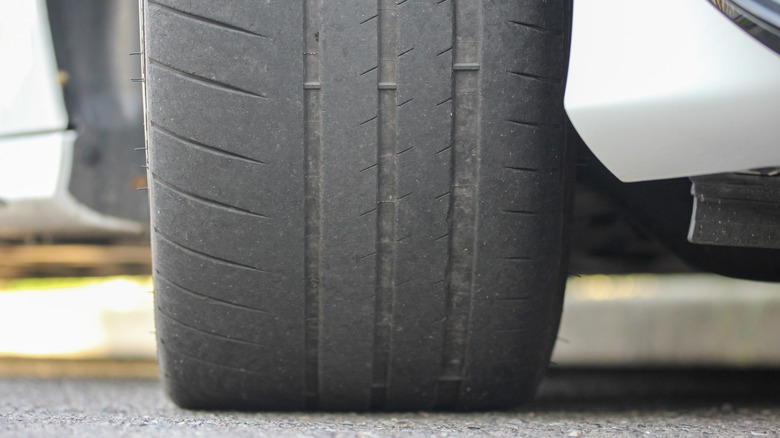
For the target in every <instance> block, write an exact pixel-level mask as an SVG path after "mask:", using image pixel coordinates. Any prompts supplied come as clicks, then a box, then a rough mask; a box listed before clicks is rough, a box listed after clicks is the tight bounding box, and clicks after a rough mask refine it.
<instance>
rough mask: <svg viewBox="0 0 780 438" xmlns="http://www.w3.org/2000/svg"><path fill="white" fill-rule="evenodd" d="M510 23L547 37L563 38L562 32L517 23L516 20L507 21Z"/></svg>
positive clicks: (536, 25) (535, 25) (522, 22)
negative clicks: (544, 34)
mask: <svg viewBox="0 0 780 438" xmlns="http://www.w3.org/2000/svg"><path fill="white" fill-rule="evenodd" d="M508 21H509V22H510V23H512V24H515V25H517V26H520V27H527V28H528V29H533V30H535V31H538V32H541V33H546V34H549V35H555V36H563V32H562V31H560V30H558V29H550V28H548V27H544V26H540V25H538V24H531V23H526V22H524V21H517V20H508Z"/></svg>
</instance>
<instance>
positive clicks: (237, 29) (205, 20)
mask: <svg viewBox="0 0 780 438" xmlns="http://www.w3.org/2000/svg"><path fill="white" fill-rule="evenodd" d="M148 3H149V4H150V5H155V6H156V7H158V8H160V9H165V10H167V11H170V12H171V13H174V14H178V15H181V16H182V17H186V18H189V19H191V20H195V21H200V22H202V23H206V24H210V25H212V26H215V27H219V28H222V29H226V30H228V31H231V32H238V33H242V34H245V35H251V36H254V37H259V38H269V37H268V36H266V35H263V34H260V33H257V32H252V31H250V30H246V29H243V28H241V27H238V26H233V25H232V24H227V23H223V22H221V21H217V20H212V19H211V18H206V17H202V16H200V15H195V14H191V13H189V12H185V11H182V10H180V9H176V8H172V7H170V6H168V5H164V4H162V3H158V2H155V1H149V2H148Z"/></svg>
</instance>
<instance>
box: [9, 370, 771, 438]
mask: <svg viewBox="0 0 780 438" xmlns="http://www.w3.org/2000/svg"><path fill="white" fill-rule="evenodd" d="M779 391H780V370H778V371H771V372H767V371H764V372H733V371H732V372H728V371H713V370H690V371H683V370H655V371H630V370H600V371H599V370H557V371H553V372H551V375H550V377H549V378H548V379H547V380H546V381H545V382H544V384H543V385H542V388H541V391H540V394H539V398H538V401H537V402H536V403H535V404H533V405H532V406H528V407H525V408H523V409H516V410H512V411H508V412H486V413H470V414H464V413H383V414H355V413H345V414H340V413H339V414H334V413H237V412H192V411H185V410H181V409H178V408H176V407H175V406H174V405H173V404H172V403H170V402H169V401H168V400H167V399H166V398H165V396H164V395H163V393H162V389H161V387H160V385H159V384H158V383H157V381H155V380H154V379H150V378H72V377H71V378H63V377H59V378H46V379H41V378H19V377H16V378H14V377H5V378H2V379H0V436H2V437H16V436H25V437H39V436H58V437H60V436H79V437H92V436H101V437H103V436H127V437H133V436H139V437H141V436H143V437H147V436H165V437H179V436H207V437H209V436H215V437H216V436H219V437H232V436H237V437H243V436H247V437H248V436H293V437H320V436H327V437H353V436H354V437H364V436H399V437H415V436H419V437H429V436H437V437H447V436H540V437H547V436H551V437H561V436H732V437H738V436H742V437H754V436H770V437H777V436H778V429H780V396H778V394H780V392H779Z"/></svg>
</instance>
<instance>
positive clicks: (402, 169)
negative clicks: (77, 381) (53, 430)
mask: <svg viewBox="0 0 780 438" xmlns="http://www.w3.org/2000/svg"><path fill="white" fill-rule="evenodd" d="M569 9H570V6H569V4H568V2H565V1H554V0H550V1H546V2H538V1H496V2H483V1H479V0H440V1H434V0H430V1H416V0H415V1H405V0H402V1H398V2H396V0H378V1H374V2H369V1H359V2H356V1H346V0H342V1H322V0H302V1H300V2H296V1H291V0H268V1H264V2H255V1H250V0H241V1H238V0H236V1H231V2H215V1H211V0H200V1H194V0H189V1H187V0H156V1H154V2H152V1H147V0H144V1H143V4H142V15H143V30H144V32H143V37H142V38H143V45H144V54H145V56H144V70H145V107H146V121H145V123H146V133H147V143H148V160H149V166H150V169H149V180H150V193H151V213H152V250H153V269H154V284H155V305H156V325H157V330H156V331H157V339H158V358H159V365H160V374H161V378H162V380H163V382H164V386H165V388H166V390H167V392H168V394H169V395H170V397H171V398H172V399H173V400H174V401H175V402H176V403H177V404H179V405H180V406H182V407H186V408H202V409H250V410H301V409H323V410H368V409H378V410H428V409H458V410H481V409H494V408H505V407H509V406H513V405H516V404H518V403H522V402H524V401H527V400H529V399H530V398H531V397H532V396H533V394H534V391H535V388H536V386H537V385H538V383H539V381H540V379H541V377H542V374H543V372H544V370H545V369H546V366H547V363H548V361H549V357H550V352H551V349H552V346H553V344H554V341H555V339H556V332H557V327H558V321H559V318H560V313H561V305H562V295H563V288H564V284H565V277H566V270H565V259H566V241H567V216H568V214H569V210H570V205H571V202H570V199H571V186H572V184H571V183H572V181H573V179H572V172H571V169H572V167H571V158H572V156H573V154H571V153H570V151H569V150H568V148H567V146H566V141H565V140H566V132H567V128H566V118H565V115H564V112H563V105H562V100H563V88H564V78H565V72H566V63H567V53H568V27H569V14H570V11H569Z"/></svg>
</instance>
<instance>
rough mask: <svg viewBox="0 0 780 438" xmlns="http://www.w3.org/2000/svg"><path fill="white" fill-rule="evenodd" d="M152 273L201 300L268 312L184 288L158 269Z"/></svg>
mask: <svg viewBox="0 0 780 438" xmlns="http://www.w3.org/2000/svg"><path fill="white" fill-rule="evenodd" d="M154 275H155V277H156V278H159V279H160V280H162V281H164V282H165V283H168V284H170V285H171V286H173V287H175V288H176V289H179V290H180V291H182V292H184V293H186V294H187V295H192V296H193V297H195V298H198V299H203V300H209V301H214V302H216V303H218V304H219V305H223V306H226V307H234V308H236V309H241V310H251V311H253V312H258V313H268V311H267V310H263V309H259V308H257V307H252V306H247V305H244V304H238V303H233V302H230V301H225V300H220V299H219V298H215V297H212V296H209V295H204V294H201V293H198V292H195V291H193V290H192V289H189V288H186V287H184V286H182V285H180V284H179V283H177V282H175V281H173V280H171V279H169V278H168V277H166V276H165V275H163V274H162V273H161V272H160V271H159V270H155V271H154Z"/></svg>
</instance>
